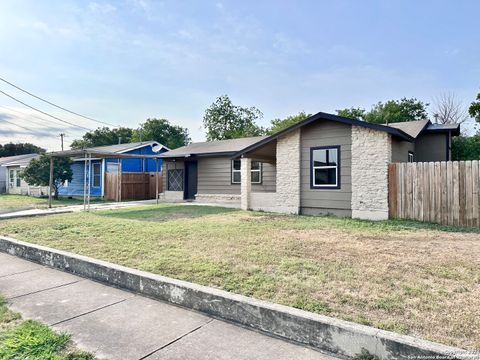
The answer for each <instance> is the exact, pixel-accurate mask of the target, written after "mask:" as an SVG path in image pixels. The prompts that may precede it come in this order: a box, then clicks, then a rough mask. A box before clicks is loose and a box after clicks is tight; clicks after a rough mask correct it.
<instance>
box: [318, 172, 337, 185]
mask: <svg viewBox="0 0 480 360" xmlns="http://www.w3.org/2000/svg"><path fill="white" fill-rule="evenodd" d="M336 178H337V169H315V182H314V185H336Z"/></svg>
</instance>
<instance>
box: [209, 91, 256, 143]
mask: <svg viewBox="0 0 480 360" xmlns="http://www.w3.org/2000/svg"><path fill="white" fill-rule="evenodd" d="M261 118H263V114H262V112H261V111H260V110H258V109H257V108H256V107H250V108H244V107H241V106H237V105H234V104H233V103H232V101H231V100H230V98H229V97H228V96H227V95H223V96H219V97H218V98H217V99H216V100H215V102H214V103H213V104H212V105H210V107H209V108H208V109H207V110H206V111H205V115H204V117H203V126H204V127H205V130H206V132H207V134H206V135H207V140H208V141H213V140H226V139H236V138H240V137H248V136H258V135H263V134H264V133H265V130H264V129H262V128H261V127H259V126H258V125H257V124H256V121H257V120H259V119H261Z"/></svg>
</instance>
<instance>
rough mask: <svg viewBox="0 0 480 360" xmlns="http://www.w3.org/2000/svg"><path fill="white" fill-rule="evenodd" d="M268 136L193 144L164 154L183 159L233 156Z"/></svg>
mask: <svg viewBox="0 0 480 360" xmlns="http://www.w3.org/2000/svg"><path fill="white" fill-rule="evenodd" d="M265 138H267V136H254V137H246V138H239V139H231V140H219V141H205V142H197V143H192V144H190V145H187V146H182V147H180V148H178V149H175V150H170V151H168V152H166V153H164V154H163V155H162V156H161V157H163V158H181V157H189V156H211V155H213V154H215V155H219V156H222V155H223V156H228V155H233V154H235V153H236V152H237V151H240V150H242V149H244V148H246V147H247V146H250V145H252V144H255V143H257V142H259V141H261V140H263V139H265Z"/></svg>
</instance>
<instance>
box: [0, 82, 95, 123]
mask: <svg viewBox="0 0 480 360" xmlns="http://www.w3.org/2000/svg"><path fill="white" fill-rule="evenodd" d="M0 93H2V94H3V95H5V96H7V97H9V98H10V99H12V100H14V101H16V102H18V103H20V104H22V105H24V106H26V107H29V108H30V109H33V110H35V111H38V112H39V113H42V114H43V115H47V116H49V117H51V118H53V119H56V120H58V121H61V122H63V123H65V124H68V125H72V126H75V127H78V128H80V129H83V130H87V131H92V129H89V128H86V127H83V126H80V125H76V124H74V123H71V122H68V121H66V120H62V119H60V118H58V117H56V116H53V115H50V114H49V113H46V112H44V111H42V110H39V109H37V108H34V107H33V106H31V105H28V104H25V103H24V102H23V101H21V100H18V99H17V98H14V97H13V96H12V95H8V94H7V93H6V92H4V91H2V90H0Z"/></svg>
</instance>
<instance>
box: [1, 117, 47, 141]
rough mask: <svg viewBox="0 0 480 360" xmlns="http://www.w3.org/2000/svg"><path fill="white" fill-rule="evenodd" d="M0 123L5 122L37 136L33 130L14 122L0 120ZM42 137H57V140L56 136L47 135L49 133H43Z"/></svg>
mask: <svg viewBox="0 0 480 360" xmlns="http://www.w3.org/2000/svg"><path fill="white" fill-rule="evenodd" d="M0 121H4V122H6V123H9V124H11V125H14V126H18V127H19V128H21V129H24V130H27V131H28V132H30V133H32V134H33V135H35V131H33V130H32V129H29V128H26V127H24V126H21V125H18V124H15V123H14V122H11V121H8V120H5V119H0ZM42 136H50V137H55V138H56V136H55V135H51V134H47V133H44V132H42Z"/></svg>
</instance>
